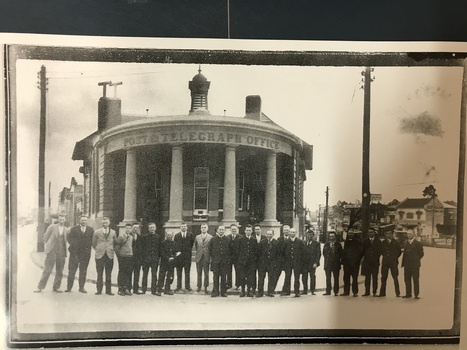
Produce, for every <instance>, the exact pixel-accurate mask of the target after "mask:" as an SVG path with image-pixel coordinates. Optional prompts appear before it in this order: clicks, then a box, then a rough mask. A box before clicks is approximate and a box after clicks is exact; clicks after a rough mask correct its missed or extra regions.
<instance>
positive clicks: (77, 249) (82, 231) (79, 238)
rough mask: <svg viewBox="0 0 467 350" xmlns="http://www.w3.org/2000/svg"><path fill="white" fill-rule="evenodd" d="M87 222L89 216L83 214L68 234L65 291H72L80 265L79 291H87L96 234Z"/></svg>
mask: <svg viewBox="0 0 467 350" xmlns="http://www.w3.org/2000/svg"><path fill="white" fill-rule="evenodd" d="M87 222H88V217H87V216H85V215H81V217H80V219H79V225H77V226H75V227H72V228H71V230H70V233H69V234H68V238H67V241H68V243H69V244H70V246H69V247H68V250H69V251H70V258H69V260H68V280H67V287H66V290H65V292H71V289H72V288H73V283H74V281H75V274H76V270H77V269H78V267H79V280H78V283H79V291H80V293H87V291H86V289H84V284H85V283H86V274H87V271H88V265H89V259H91V246H92V236H93V234H94V230H93V228H92V227H89V226H87V225H86V224H87Z"/></svg>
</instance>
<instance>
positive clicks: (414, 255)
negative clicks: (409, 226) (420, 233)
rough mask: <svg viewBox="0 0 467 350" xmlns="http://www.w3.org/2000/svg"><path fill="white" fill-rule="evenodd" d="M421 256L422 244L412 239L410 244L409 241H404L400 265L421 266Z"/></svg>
mask: <svg viewBox="0 0 467 350" xmlns="http://www.w3.org/2000/svg"><path fill="white" fill-rule="evenodd" d="M422 258H423V245H422V244H421V243H420V242H419V241H417V240H416V239H414V240H413V242H412V244H410V243H409V241H407V242H405V246H404V255H403V256H402V265H401V266H402V267H408V268H416V267H420V266H421V262H420V260H422Z"/></svg>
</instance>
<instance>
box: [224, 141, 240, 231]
mask: <svg viewBox="0 0 467 350" xmlns="http://www.w3.org/2000/svg"><path fill="white" fill-rule="evenodd" d="M235 162H236V159H235V147H234V146H226V148H225V171H224V219H223V220H222V224H223V225H224V226H225V228H226V231H227V232H229V231H230V229H229V227H230V225H231V224H237V225H238V222H237V221H236V220H235V213H236V209H237V201H236V198H237V196H236V192H237V188H236V184H237V179H236V170H235Z"/></svg>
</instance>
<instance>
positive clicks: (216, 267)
mask: <svg viewBox="0 0 467 350" xmlns="http://www.w3.org/2000/svg"><path fill="white" fill-rule="evenodd" d="M224 233H225V227H224V226H219V227H218V228H217V230H216V234H215V235H214V236H213V237H212V239H211V244H210V246H209V253H210V254H209V255H210V256H211V271H212V273H213V280H214V282H213V289H212V293H211V297H213V298H215V297H218V296H219V291H220V295H221V296H222V297H227V272H228V268H229V267H230V239H229V238H228V237H227V236H224ZM219 280H220V285H219Z"/></svg>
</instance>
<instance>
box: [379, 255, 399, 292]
mask: <svg viewBox="0 0 467 350" xmlns="http://www.w3.org/2000/svg"><path fill="white" fill-rule="evenodd" d="M389 270H391V276H392V279H393V280H394V289H395V291H396V295H397V296H399V295H400V294H401V292H400V288H399V269H398V268H397V264H384V263H383V264H382V265H381V289H380V291H379V294H380V295H386V281H387V279H388V274H389Z"/></svg>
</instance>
